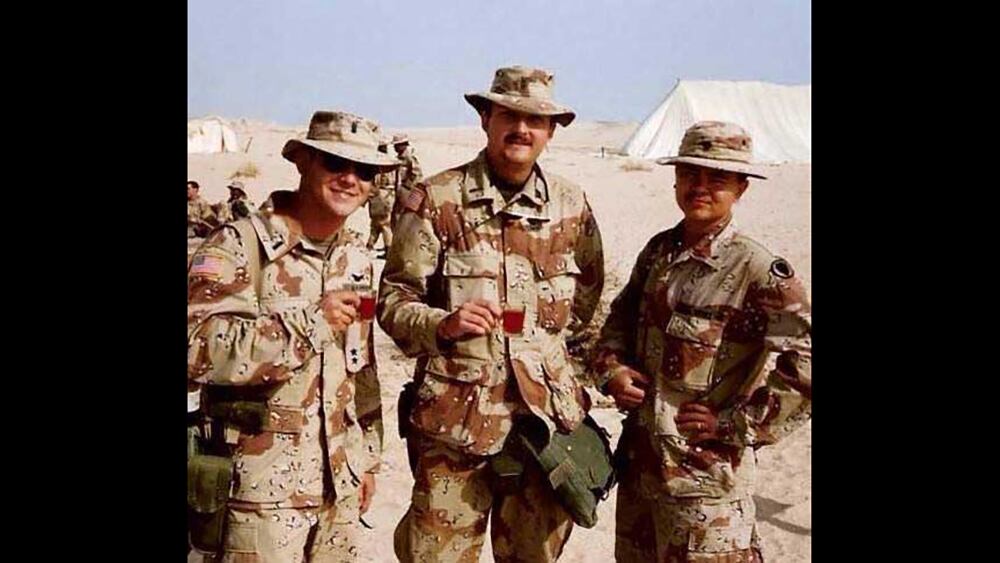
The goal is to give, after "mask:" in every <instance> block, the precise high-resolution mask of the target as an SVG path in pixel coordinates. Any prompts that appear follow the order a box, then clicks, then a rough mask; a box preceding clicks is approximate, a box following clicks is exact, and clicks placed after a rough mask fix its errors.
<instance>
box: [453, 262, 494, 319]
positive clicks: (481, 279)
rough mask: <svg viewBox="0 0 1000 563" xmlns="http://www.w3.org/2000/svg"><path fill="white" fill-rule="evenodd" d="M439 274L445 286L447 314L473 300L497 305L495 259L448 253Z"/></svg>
mask: <svg viewBox="0 0 1000 563" xmlns="http://www.w3.org/2000/svg"><path fill="white" fill-rule="evenodd" d="M442 270H443V271H442V274H443V275H444V278H445V284H446V285H447V288H446V289H447V291H448V308H449V310H454V309H456V308H458V307H459V306H460V305H462V304H463V303H466V302H468V301H472V300H474V299H485V300H486V301H492V302H493V303H498V302H499V297H498V296H499V292H498V289H497V276H498V273H499V271H500V257H499V256H498V255H495V254H494V255H490V254H478V253H470V252H450V253H448V254H447V255H445V257H444V267H443V268H442Z"/></svg>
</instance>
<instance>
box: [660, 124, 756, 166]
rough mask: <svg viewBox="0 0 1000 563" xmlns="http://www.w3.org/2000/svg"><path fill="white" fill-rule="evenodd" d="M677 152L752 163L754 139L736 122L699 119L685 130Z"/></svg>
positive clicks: (683, 154)
mask: <svg viewBox="0 0 1000 563" xmlns="http://www.w3.org/2000/svg"><path fill="white" fill-rule="evenodd" d="M677 154H678V155H681V156H695V157H700V158H709V159H712V160H735V161H737V162H746V163H750V162H751V160H752V158H753V140H752V139H751V138H750V135H749V134H747V132H746V131H745V130H744V129H743V128H742V127H740V126H738V125H736V124H733V123H726V122H723V121H699V122H698V123H695V124H694V125H692V126H691V127H689V128H688V129H687V131H685V132H684V138H683V139H681V148H680V149H679V150H678V151H677Z"/></svg>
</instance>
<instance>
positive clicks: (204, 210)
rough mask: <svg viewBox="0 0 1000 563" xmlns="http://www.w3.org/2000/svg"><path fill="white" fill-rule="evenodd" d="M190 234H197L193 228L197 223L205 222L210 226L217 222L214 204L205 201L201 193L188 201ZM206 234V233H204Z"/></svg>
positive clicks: (192, 235) (191, 235) (190, 235)
mask: <svg viewBox="0 0 1000 563" xmlns="http://www.w3.org/2000/svg"><path fill="white" fill-rule="evenodd" d="M187 204H188V212H187V213H188V215H187V222H188V236H189V237H194V236H197V235H196V234H195V233H194V232H193V231H192V228H193V226H194V225H196V224H200V223H205V224H207V225H208V226H209V227H211V226H213V225H215V224H216V217H215V211H212V205H211V204H210V203H208V202H207V201H205V200H204V199H203V198H202V197H201V196H200V195H199V196H198V197H196V198H195V199H193V200H191V199H189V200H188V202H187ZM202 236H204V234H202Z"/></svg>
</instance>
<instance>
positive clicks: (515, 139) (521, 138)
mask: <svg viewBox="0 0 1000 563" xmlns="http://www.w3.org/2000/svg"><path fill="white" fill-rule="evenodd" d="M503 142H505V143H520V144H524V145H530V144H531V137H529V136H528V135H524V134H522V133H508V134H507V135H505V136H504V138H503Z"/></svg>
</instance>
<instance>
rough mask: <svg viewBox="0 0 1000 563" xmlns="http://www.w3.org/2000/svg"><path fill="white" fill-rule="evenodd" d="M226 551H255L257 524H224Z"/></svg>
mask: <svg viewBox="0 0 1000 563" xmlns="http://www.w3.org/2000/svg"><path fill="white" fill-rule="evenodd" d="M225 551H226V553H257V524H255V523H253V522H232V521H231V522H229V524H228V525H227V526H226V542H225Z"/></svg>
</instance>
